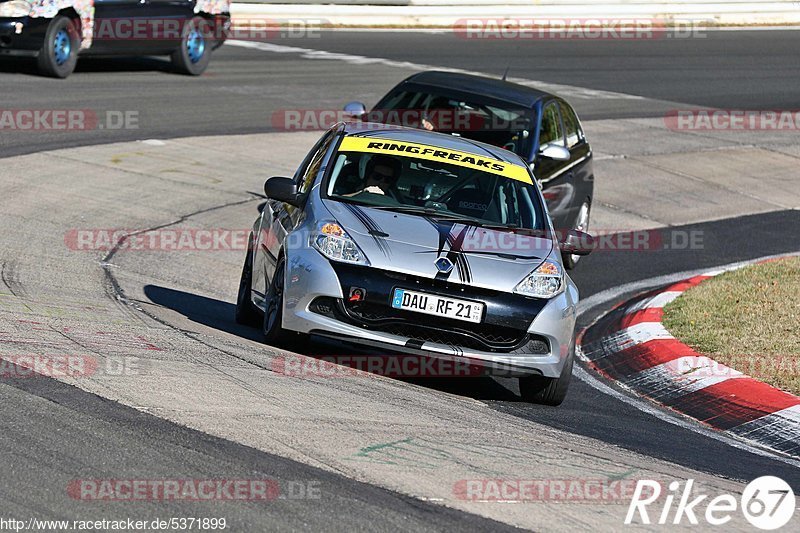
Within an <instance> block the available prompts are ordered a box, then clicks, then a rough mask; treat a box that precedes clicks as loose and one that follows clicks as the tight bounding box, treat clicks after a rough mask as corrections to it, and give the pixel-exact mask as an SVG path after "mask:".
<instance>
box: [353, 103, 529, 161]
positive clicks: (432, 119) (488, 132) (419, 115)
mask: <svg viewBox="0 0 800 533" xmlns="http://www.w3.org/2000/svg"><path fill="white" fill-rule="evenodd" d="M367 120H369V121H371V122H378V123H384V124H391V125H398V126H407V127H411V128H420V129H427V130H432V131H439V132H444V133H458V134H459V135H461V136H463V137H467V138H470V139H474V140H476V141H481V142H485V143H487V144H491V145H493V146H500V147H502V148H505V149H506V150H509V151H511V152H514V153H516V154H519V155H523V156H524V155H526V151H527V150H528V149H529V144H530V137H531V130H532V126H531V125H532V124H535V121H534V114H533V111H532V110H531V109H529V108H525V107H521V106H515V105H513V104H509V103H507V102H502V101H497V100H493V99H489V98H483V97H481V96H478V95H460V94H459V95H456V94H453V93H437V92H436V91H435V90H429V89H427V88H426V89H425V90H421V89H406V90H400V91H396V92H393V93H391V94H389V95H388V96H386V98H384V99H383V101H381V102H380V103H379V104H378V105H377V106H376V108H375V110H373V111H371V112H370V113H368V114H367Z"/></svg>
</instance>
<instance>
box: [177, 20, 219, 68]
mask: <svg viewBox="0 0 800 533" xmlns="http://www.w3.org/2000/svg"><path fill="white" fill-rule="evenodd" d="M212 46H213V42H212V40H211V34H210V31H209V22H208V21H207V20H206V19H204V18H203V17H193V18H192V20H190V21H189V22H188V23H187V24H186V25H185V26H184V28H183V33H182V35H181V45H180V47H179V48H178V49H177V50H175V51H174V52H172V65H173V66H174V67H175V70H177V71H178V72H180V73H181V74H188V75H190V76H199V75H200V74H202V73H203V72H205V70H206V67H208V62H209V61H211V47H212Z"/></svg>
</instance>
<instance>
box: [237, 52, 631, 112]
mask: <svg viewBox="0 0 800 533" xmlns="http://www.w3.org/2000/svg"><path fill="white" fill-rule="evenodd" d="M225 44H227V45H231V46H238V47H241V48H250V49H252V50H261V51H262V52H271V53H275V54H298V55H299V56H300V57H301V58H303V59H325V60H329V61H343V62H345V63H349V64H351V65H382V66H384V67H393V68H403V69H409V70H417V71H423V70H441V71H446V72H455V73H459V74H473V75H477V76H487V77H490V78H496V77H497V75H493V74H486V73H484V72H475V71H472V70H464V69H459V68H449V67H440V66H435V65H425V64H423V63H413V62H411V61H395V60H392V59H385V58H381V57H368V56H361V55H353V54H341V53H338V52H327V51H325V50H315V49H313V48H300V47H298V46H286V45H282V44H272V43H262V42H256V41H241V40H237V39H231V40H228V41H225ZM507 79H508V81H511V82H514V83H518V84H520V85H525V86H527V87H535V88H536V89H540V90H543V91H547V92H552V93H556V94H558V95H559V96H563V97H565V98H584V99H593V100H597V99H601V100H644V99H645V98H644V97H643V96H637V95H634V94H625V93H617V92H612V91H601V90H598V89H587V88H585V87H575V86H573V85H561V84H559V83H547V82H543V81H536V80H528V79H525V78H507Z"/></svg>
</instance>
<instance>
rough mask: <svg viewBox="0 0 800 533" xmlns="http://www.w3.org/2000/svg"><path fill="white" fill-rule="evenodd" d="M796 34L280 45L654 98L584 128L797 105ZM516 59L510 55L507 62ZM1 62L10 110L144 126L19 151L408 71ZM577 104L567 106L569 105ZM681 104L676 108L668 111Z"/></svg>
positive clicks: (42, 137)
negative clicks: (115, 115) (61, 112)
mask: <svg viewBox="0 0 800 533" xmlns="http://www.w3.org/2000/svg"><path fill="white" fill-rule="evenodd" d="M799 35H800V32H798V31H770V32H765V31H735V32H734V31H709V32H708V33H707V35H706V36H705V37H704V38H695V39H656V40H651V41H613V40H609V41H603V40H601V41H592V42H590V43H586V42H579V41H560V42H559V41H503V40H501V41H491V40H490V41H478V40H465V39H462V38H458V37H456V36H454V35H452V34H429V33H421V34H420V33H415V34H405V33H397V32H391V33H375V32H323V33H321V34H317V35H316V36H315V37H314V38H311V37H307V38H301V39H294V38H293V39H288V38H283V39H277V38H276V39H275V40H273V41H270V42H271V43H272V44H277V45H281V46H290V47H301V48H310V49H315V50H325V51H331V52H341V53H347V54H356V55H364V56H368V57H377V58H385V59H390V60H399V61H412V62H415V63H421V64H427V65H436V66H442V67H451V68H462V69H467V70H472V71H477V72H483V73H486V74H489V75H496V76H498V77H499V76H501V75H502V73H503V71H504V70H505V67H506V65H507V64H508V63H509V60H511V68H510V72H509V75H510V76H516V77H520V78H526V79H531V80H539V81H545V82H551V83H560V84H566V85H575V86H578V87H589V88H592V89H602V90H608V91H616V92H621V93H626V94H632V95H638V96H642V97H645V98H647V99H648V100H647V101H636V100H621V101H608V102H604V101H592V100H585V101H580V100H577V101H574V102H573V103H574V104H575V105H576V106H577V108H578V111H579V114H580V116H581V118H583V119H584V120H589V119H601V118H621V117H637V116H638V117H641V116H660V115H661V114H662V113H663V112H664V111H666V110H669V109H675V108H676V107H678V106H677V105H675V104H674V102H680V103H681V104H682V106H681V107H683V108H685V107H690V108H693V107H698V106H712V107H719V108H733V109H796V108H798V107H800V55H798V54H797V39H798V36H799ZM510 58H511V59H510ZM0 59H3V60H2V61H0V89H1V90H0V94H2V97H0V104H1V105H2V106H3V107H4V108H9V109H43V108H44V109H48V108H53V107H54V106H53V103H55V102H58V104H59V105H60V106H62V107H63V108H68V109H91V110H95V111H97V112H98V113H101V114H102V113H104V112H106V111H109V110H110V111H135V112H136V113H138V118H139V120H138V129H125V130H109V129H104V130H98V129H95V130H89V131H81V132H63V131H52V132H35V133H33V132H16V133H5V132H0V154H2V155H5V156H9V155H16V154H22V153H30V152H35V151H39V150H45V149H54V148H64V147H68V146H77V145H86V144H93V143H104V142H114V141H124V140H135V139H142V138H175V137H185V136H192V135H217V134H220V133H226V134H228V133H254V132H264V131H271V130H273V129H275V126H274V124H273V121H272V113H273V112H274V111H275V110H279V109H334V110H336V109H340V108H341V107H342V105H344V103H346V102H348V101H350V100H361V101H363V102H365V103H366V104H367V105H372V104H374V103H376V102H377V100H378V99H379V98H380V97H381V96H382V95H383V94H384V93H385V92H386V91H387V90H389V89H390V88H391V87H392V86H394V84H396V83H397V82H398V81H400V80H401V79H402V78H404V77H405V76H407V75H410V74H411V73H412V72H413V71H412V70H404V69H397V68H394V69H383V68H379V66H373V67H370V68H341V63H340V62H338V61H324V60H319V61H297V59H298V58H297V56H296V55H294V54H265V53H259V52H258V51H254V50H246V49H242V48H238V47H234V46H224V47H222V48H221V49H219V50H217V51H216V52H215V55H214V57H213V59H212V62H211V66H210V68H209V70H208V71H207V73H206V74H205V75H204V76H203V77H202V78H200V79H188V78H186V77H183V76H179V75H175V74H172V73H170V72H169V69H170V65H169V61H168V60H167V59H166V58H130V59H120V58H113V59H104V58H103V59H94V58H92V59H81V60H80V61H79V62H78V67H77V71H76V73H77V74H78V75H77V76H71V77H70V78H68V79H67V80H64V81H61V80H50V79H43V78H40V77H38V76H36V74H35V65H34V64H33V63H32V62H30V61H26V60H17V59H8V58H0ZM568 99H569V98H568ZM667 102H673V103H667Z"/></svg>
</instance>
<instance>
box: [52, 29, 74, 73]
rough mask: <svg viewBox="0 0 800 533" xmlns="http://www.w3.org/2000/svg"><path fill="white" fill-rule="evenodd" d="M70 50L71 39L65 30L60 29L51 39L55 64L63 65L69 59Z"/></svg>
mask: <svg viewBox="0 0 800 533" xmlns="http://www.w3.org/2000/svg"><path fill="white" fill-rule="evenodd" d="M71 52H72V41H71V40H70V38H69V33H67V30H65V29H60V30H58V32H57V33H56V36H55V38H54V39H53V55H54V56H55V59H56V65H63V64H64V63H66V62H67V61H68V60H69V56H70V53H71Z"/></svg>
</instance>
